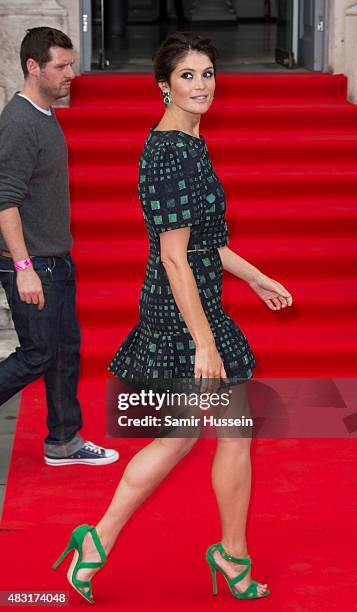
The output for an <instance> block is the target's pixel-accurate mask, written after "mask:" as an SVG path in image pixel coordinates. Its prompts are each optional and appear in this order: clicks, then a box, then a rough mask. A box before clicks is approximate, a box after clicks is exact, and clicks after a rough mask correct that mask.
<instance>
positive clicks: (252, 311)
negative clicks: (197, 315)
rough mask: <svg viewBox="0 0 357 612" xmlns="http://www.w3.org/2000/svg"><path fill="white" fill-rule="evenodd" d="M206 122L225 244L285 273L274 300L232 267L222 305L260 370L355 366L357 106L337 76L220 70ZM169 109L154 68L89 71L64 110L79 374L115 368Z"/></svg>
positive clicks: (314, 371) (142, 254)
mask: <svg viewBox="0 0 357 612" xmlns="http://www.w3.org/2000/svg"><path fill="white" fill-rule="evenodd" d="M216 92H217V93H216V98H215V100H214V103H213V106H212V108H211V109H210V111H209V112H208V113H207V115H206V116H204V117H203V118H202V121H201V133H202V134H203V136H204V137H205V139H206V142H207V145H208V148H209V151H210V155H211V158H212V161H213V163H214V165H215V168H216V170H217V173H218V174H219V176H220V178H221V180H222V183H223V185H224V188H225V191H226V195H227V220H228V224H229V231H230V239H231V243H230V246H231V248H233V249H234V250H236V251H237V252H238V253H239V254H240V255H241V256H242V257H244V258H245V259H247V260H248V261H250V262H251V263H253V264H254V265H255V266H257V267H258V268H260V269H261V270H262V271H263V272H264V273H266V274H268V275H269V276H271V277H273V278H274V279H276V280H278V281H279V282H281V283H282V284H284V285H285V286H286V287H287V288H288V289H289V291H290V292H291V293H292V295H293V298H294V306H293V307H292V308H290V309H288V310H286V311H285V310H284V311H280V312H272V311H270V310H269V309H268V308H267V307H266V306H265V305H264V304H263V302H261V300H260V299H259V298H258V297H257V296H256V295H255V294H254V293H253V292H252V291H251V290H250V289H249V287H247V286H246V285H245V284H244V283H243V282H241V281H239V280H238V279H236V278H235V277H233V276H231V275H229V274H228V273H226V277H225V282H224V290H223V300H224V306H225V308H226V310H227V312H228V313H229V314H230V316H232V317H233V318H234V319H235V320H236V322H237V323H238V325H240V326H241V327H242V329H243V331H244V332H245V333H246V335H247V337H248V339H249V341H250V343H251V345H252V348H253V351H254V353H255V355H256V359H257V363H258V367H257V368H256V370H255V375H256V376H259V377H261V376H292V377H293V376H312V377H314V376H353V375H355V374H356V371H357V359H356V340H357V323H356V317H355V316H354V313H355V312H356V311H357V283H356V279H355V272H356V269H357V265H356V264H357V244H356V240H355V236H356V228H357V206H356V203H357V195H356V193H357V190H356V188H357V164H356V162H357V147H356V145H357V107H356V106H354V105H352V104H350V103H348V102H346V78H345V77H344V76H343V75H337V76H332V75H330V74H313V73H308V74H295V75H294V74H284V73H281V74H275V75H272V74H249V75H246V74H245V75H242V74H240V75H237V74H222V75H220V76H219V77H218V82H217V90H216ZM163 110H164V107H163V104H162V102H161V100H160V97H159V94H158V88H157V86H156V84H155V83H154V81H153V79H152V77H151V75H137V74H135V75H132V74H129V75H96V76H82V77H80V78H78V79H77V80H76V81H75V82H74V84H73V95H72V104H71V108H70V109H62V110H59V111H58V116H59V118H60V121H61V123H62V125H63V128H64V131H65V134H66V137H67V139H68V142H69V148H70V169H71V195H72V218H73V234H74V237H75V248H74V256H75V259H76V262H77V265H78V279H79V292H78V297H79V301H78V304H79V315H80V320H81V325H82V330H83V364H84V373H85V374H87V375H88V376H90V377H93V376H100V377H103V376H105V375H106V366H107V363H108V362H109V360H110V359H111V356H112V355H113V353H114V351H115V350H116V349H117V347H118V346H119V344H120V343H121V341H122V339H123V338H124V337H125V335H126V334H127V333H128V331H129V330H130V328H131V327H132V326H133V325H135V323H136V322H137V321H138V300H139V293H140V288H141V283H142V280H143V278H144V274H145V264H146V259H147V253H148V243H147V238H146V229H145V225H144V220H143V217H142V213H141V209H140V203H139V200H138V197H137V178H138V159H139V156H140V153H141V150H142V147H143V144H144V141H145V138H146V134H147V132H148V130H149V128H150V127H151V126H152V125H154V124H155V123H157V122H158V121H159V119H160V117H161V115H162V113H163Z"/></svg>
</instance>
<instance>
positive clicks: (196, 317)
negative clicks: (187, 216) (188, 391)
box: [160, 227, 226, 378]
mask: <svg viewBox="0 0 357 612" xmlns="http://www.w3.org/2000/svg"><path fill="white" fill-rule="evenodd" d="M190 231H191V230H190V228H189V227H185V228H180V229H175V230H170V231H168V232H163V233H161V234H160V248H161V261H162V264H163V266H164V268H165V271H166V274H167V277H168V280H169V283H170V287H171V291H172V294H173V297H174V299H175V302H176V304H177V307H178V309H179V311H180V312H181V314H182V316H183V319H184V322H185V324H186V326H187V328H188V330H189V332H190V334H191V336H192V338H193V340H194V342H195V345H196V359H195V377H197V378H199V377H200V376H201V375H202V377H203V378H216V377H217V376H221V377H222V378H226V372H225V370H224V365H223V362H222V360H221V357H220V354H219V352H218V350H217V347H216V344H215V339H214V336H213V333H212V331H211V328H210V325H209V322H208V320H207V317H206V314H205V311H204V309H203V307H202V303H201V298H200V295H199V292H198V288H197V284H196V280H195V277H194V275H193V273H192V270H191V268H190V265H189V263H188V261H187V245H188V241H189V238H190Z"/></svg>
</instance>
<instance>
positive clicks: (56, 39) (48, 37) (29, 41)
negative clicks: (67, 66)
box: [20, 26, 73, 79]
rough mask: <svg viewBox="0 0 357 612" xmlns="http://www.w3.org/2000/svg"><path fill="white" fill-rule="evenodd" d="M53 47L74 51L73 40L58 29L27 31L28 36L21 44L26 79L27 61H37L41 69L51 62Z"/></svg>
mask: <svg viewBox="0 0 357 612" xmlns="http://www.w3.org/2000/svg"><path fill="white" fill-rule="evenodd" d="M51 47H62V49H73V44H72V41H71V39H70V38H69V37H68V36H67V34H64V32H61V30H56V28H48V27H46V26H42V27H39V28H31V29H29V30H27V34H26V36H25V38H24V39H23V41H22V43H21V49H20V59H21V67H22V71H23V73H24V77H25V79H26V77H27V76H28V70H27V60H28V59H30V58H31V59H33V60H35V61H36V62H37V63H38V64H39V66H40V68H42V67H43V66H45V64H47V62H49V61H50V59H51V58H50V49H51Z"/></svg>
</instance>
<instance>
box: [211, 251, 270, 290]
mask: <svg viewBox="0 0 357 612" xmlns="http://www.w3.org/2000/svg"><path fill="white" fill-rule="evenodd" d="M218 251H219V254H220V257H221V261H222V265H223V269H224V270H227V272H230V273H231V274H234V276H238V278H241V279H242V280H244V281H246V282H247V283H251V282H254V281H256V280H257V279H258V278H259V277H260V276H261V275H262V272H261V271H260V270H258V268H256V267H255V266H253V265H252V264H250V263H249V261H246V260H245V259H243V257H240V256H239V255H237V253H235V252H234V251H232V249H230V248H228V247H227V246H224V247H221V248H220V249H218Z"/></svg>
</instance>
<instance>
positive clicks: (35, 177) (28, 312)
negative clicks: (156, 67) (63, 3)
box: [0, 27, 119, 466]
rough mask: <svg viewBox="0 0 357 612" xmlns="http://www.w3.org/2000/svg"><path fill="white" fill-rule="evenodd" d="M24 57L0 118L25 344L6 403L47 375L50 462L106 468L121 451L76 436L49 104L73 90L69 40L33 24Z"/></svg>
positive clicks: (0, 223) (58, 167) (66, 266)
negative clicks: (19, 81)
mask: <svg viewBox="0 0 357 612" xmlns="http://www.w3.org/2000/svg"><path fill="white" fill-rule="evenodd" d="M20 57H21V65H22V69H23V73H24V77H25V80H24V86H23V89H22V90H21V92H17V93H16V94H15V95H14V96H13V98H12V99H11V100H10V102H9V103H8V104H7V105H6V106H5V108H4V110H3V113H2V115H1V117H0V280H1V282H2V284H3V287H4V289H5V292H6V295H7V298H8V301H9V305H10V308H11V311H12V317H13V321H14V325H15V329H16V332H17V334H18V337H19V342H20V346H19V347H18V348H17V349H16V351H15V352H14V353H12V354H11V355H10V356H9V357H8V358H7V359H5V360H4V361H2V362H1V363H0V405H1V404H3V403H4V402H5V401H7V400H8V399H9V398H10V397H12V396H13V395H15V394H16V393H17V392H18V391H20V390H21V389H22V388H23V387H25V386H26V385H27V384H28V383H30V382H32V381H34V380H35V379H37V378H38V377H40V376H44V380H45V386H46V399H47V408H48V417H47V427H48V435H47V437H46V439H45V444H44V450H45V462H46V463H47V464H48V465H52V466H55V465H70V464H74V463H79V464H82V463H84V464H89V465H104V464H108V463H113V462H114V461H117V460H118V459H119V454H118V453H117V451H115V450H112V449H104V448H101V447H99V446H96V445H95V444H93V443H92V442H89V441H84V440H83V439H82V438H81V437H80V436H79V435H78V431H79V430H80V429H81V427H82V417H81V409H80V405H79V402H78V399H77V384H78V376H79V359H80V355H79V350H80V331H79V326H78V322H77V318H76V310H75V291H76V287H75V270H74V264H73V261H72V258H71V255H70V249H71V246H72V236H71V234H70V229H69V226H70V211H69V190H68V163H67V146H66V142H65V139H64V136H63V133H62V130H61V128H60V126H59V123H58V122H57V119H56V116H55V113H54V111H53V108H52V106H51V105H52V104H53V102H55V100H58V99H60V98H63V97H64V96H67V95H68V93H69V89H70V85H71V81H72V79H73V78H74V76H75V74H74V72H73V68H72V66H73V62H74V52H73V45H72V42H71V40H70V39H69V38H68V36H66V35H65V34H64V33H63V32H60V31H59V30H56V29H54V28H48V27H39V28H32V29H31V30H28V32H27V34H26V36H25V38H24V39H23V41H22V44H21V51H20Z"/></svg>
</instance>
